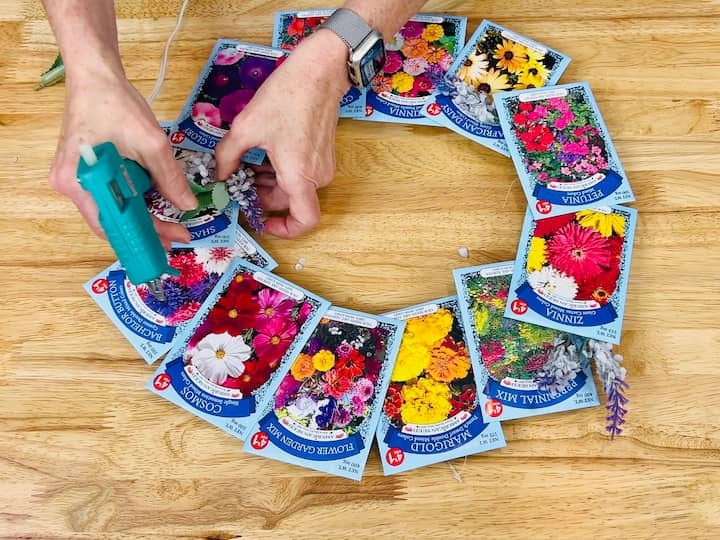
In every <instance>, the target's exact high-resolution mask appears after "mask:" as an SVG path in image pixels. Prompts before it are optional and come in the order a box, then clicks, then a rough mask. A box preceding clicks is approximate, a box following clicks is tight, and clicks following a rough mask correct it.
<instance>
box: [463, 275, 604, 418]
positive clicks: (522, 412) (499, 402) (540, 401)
mask: <svg viewBox="0 0 720 540" xmlns="http://www.w3.org/2000/svg"><path fill="white" fill-rule="evenodd" d="M513 267H514V263H513V262H505V263H496V264H486V265H482V266H474V267H472V268H462V269H459V270H455V271H454V272H453V276H454V278H455V285H456V287H457V291H458V302H459V304H460V310H461V312H462V320H463V325H464V327H465V333H466V335H467V336H468V350H469V351H470V356H471V357H473V358H474V359H475V361H476V362H477V363H478V364H480V365H481V366H482V367H483V378H484V379H485V382H484V384H483V385H482V398H483V399H482V401H483V403H482V414H483V417H484V418H485V419H486V421H490V420H498V421H503V420H514V419H516V418H525V417H528V416H537V415H540V414H548V413H553V412H560V411H571V410H575V409H581V408H585V407H594V406H597V405H599V404H600V401H599V400H598V395H597V390H596V389H595V383H594V381H593V376H592V371H591V370H590V368H589V367H587V368H585V369H582V368H581V367H580V366H577V370H569V371H568V372H567V374H566V375H565V376H564V377H562V378H561V380H559V381H558V380H553V381H552V383H551V384H548V379H549V378H550V377H555V374H556V371H557V370H556V366H555V363H556V362H557V360H558V359H557V358H556V357H557V356H558V355H559V354H560V352H561V346H562V345H563V344H564V343H565V342H566V340H565V339H564V337H565V335H564V333H563V332H559V331H557V330H553V329H550V328H544V327H542V326H536V325H534V324H528V323H522V322H517V321H514V320H512V319H507V318H505V317H504V312H505V304H506V302H507V298H508V290H509V289H510V279H511V277H512V272H513Z"/></svg>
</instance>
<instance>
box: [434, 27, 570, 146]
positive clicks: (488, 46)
mask: <svg viewBox="0 0 720 540" xmlns="http://www.w3.org/2000/svg"><path fill="white" fill-rule="evenodd" d="M569 63H570V57H568V56H566V55H564V54H562V53H560V52H557V51H555V50H553V49H550V48H548V47H546V46H545V45H541V44H539V43H537V42H535V41H531V40H530V39H528V38H525V37H523V36H521V35H519V34H516V33H514V32H511V31H510V30H508V29H506V28H504V27H502V26H500V25H499V24H495V23H492V22H490V21H483V22H482V23H481V24H480V26H479V27H478V29H477V30H476V31H475V33H474V34H473V35H472V37H471V38H470V39H469V40H468V42H467V43H466V44H465V47H464V48H463V50H462V51H461V52H460V54H459V55H458V57H457V59H456V60H455V62H454V63H453V65H452V66H451V67H450V69H449V70H448V73H447V84H446V85H445V87H444V88H440V89H438V90H436V91H435V92H434V94H433V99H431V100H430V102H429V103H428V104H427V105H426V106H425V108H424V109H423V112H424V114H425V115H426V116H427V117H429V118H431V119H432V120H433V121H435V122H436V123H439V124H441V125H443V126H445V127H447V128H449V129H452V130H453V131H455V132H457V133H459V134H460V135H463V136H465V137H467V138H468V139H471V140H473V141H475V142H477V143H480V144H482V145H484V146H487V147H488V148H490V149H492V150H495V151H496V152H500V153H501V154H503V155H506V156H509V155H510V152H509V150H508V147H507V144H506V143H505V138H504V137H503V132H502V129H501V128H500V124H499V121H498V113H497V111H496V110H495V98H496V97H497V96H498V95H500V94H501V93H502V92H505V91H507V90H513V89H514V90H520V89H523V88H536V87H541V86H551V85H553V84H555V83H556V82H557V80H558V79H559V78H560V75H562V73H563V72H564V71H565V69H566V68H567V66H568V64H569Z"/></svg>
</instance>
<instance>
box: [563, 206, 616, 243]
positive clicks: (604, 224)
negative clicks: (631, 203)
mask: <svg viewBox="0 0 720 540" xmlns="http://www.w3.org/2000/svg"><path fill="white" fill-rule="evenodd" d="M575 216H576V217H577V221H578V223H579V224H580V225H582V226H583V227H592V228H593V229H595V230H596V231H597V232H599V233H600V235H601V236H604V237H605V238H609V237H610V236H612V235H613V233H615V234H617V235H618V236H625V218H624V217H623V216H621V215H620V214H616V213H614V212H610V213H609V214H604V213H603V212H594V211H593V210H580V211H579V212H578V213H577V214H575Z"/></svg>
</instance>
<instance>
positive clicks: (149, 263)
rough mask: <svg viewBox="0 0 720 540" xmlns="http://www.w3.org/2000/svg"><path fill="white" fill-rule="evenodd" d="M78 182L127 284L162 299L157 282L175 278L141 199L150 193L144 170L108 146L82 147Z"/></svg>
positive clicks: (148, 179) (159, 284) (110, 144)
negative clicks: (144, 285) (94, 207)
mask: <svg viewBox="0 0 720 540" xmlns="http://www.w3.org/2000/svg"><path fill="white" fill-rule="evenodd" d="M80 156H81V157H80V162H79V164H78V170H77V177H78V179H79V180H80V185H81V186H82V187H83V189H84V190H85V191H89V192H90V194H91V195H92V197H93V199H95V204H97V207H98V210H99V214H98V219H99V221H100V226H101V227H102V228H103V231H105V235H106V236H107V239H108V242H110V246H111V247H112V248H113V250H114V251H115V254H116V255H117V257H118V260H119V261H120V264H121V265H122V267H123V268H124V269H125V272H126V275H127V277H128V279H129V280H130V282H131V283H133V284H135V285H139V284H141V283H147V285H148V287H149V288H150V291H152V293H153V295H155V297H156V298H157V299H158V300H160V301H164V300H165V295H164V293H163V290H162V283H161V281H160V277H161V276H162V275H163V274H170V275H173V276H177V275H179V274H180V272H179V271H178V270H177V269H175V268H173V267H172V266H170V264H169V263H168V260H167V253H165V248H163V245H162V243H161V242H160V238H159V237H158V235H157V232H156V231H155V227H154V226H153V222H152V218H151V217H150V213H149V212H148V209H147V205H146V203H145V198H144V197H143V194H144V193H145V192H146V191H147V190H149V189H150V186H151V182H150V177H149V176H148V173H147V171H145V169H143V168H142V167H141V166H140V165H138V164H137V163H136V162H135V161H132V160H130V159H126V158H123V157H121V156H120V154H119V153H118V151H117V148H115V145H114V144H113V143H111V142H104V143H102V144H99V145H97V146H95V147H94V148H93V147H91V146H90V145H88V144H83V145H81V146H80Z"/></svg>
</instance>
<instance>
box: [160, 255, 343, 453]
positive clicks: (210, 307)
mask: <svg viewBox="0 0 720 540" xmlns="http://www.w3.org/2000/svg"><path fill="white" fill-rule="evenodd" d="M329 306H330V303H329V302H328V301H327V300H324V299H322V298H320V297H319V296H316V295H314V294H312V293H310V292H308V291H306V290H304V289H302V288H301V287H298V286H297V285H295V284H293V283H290V282H289V281H287V280H285V279H283V278H281V277H278V276H275V275H273V274H271V273H269V272H267V271H265V270H263V269H261V268H260V267H258V266H255V265H254V264H252V263H249V262H246V261H243V260H242V259H235V260H234V261H233V263H232V264H231V265H230V267H229V268H228V269H227V270H226V272H225V274H224V275H223V276H222V277H221V278H220V281H219V282H218V284H217V286H216V287H215V289H213V292H212V293H211V295H210V296H209V297H208V298H207V299H206V300H205V302H204V303H203V304H202V306H201V307H200V309H199V310H198V311H197V313H196V314H195V316H194V317H193V318H192V320H191V321H190V323H189V324H188V325H187V326H186V327H185V328H184V329H183V331H182V332H181V333H179V335H178V337H177V340H176V341H175V343H174V344H173V348H172V349H171V350H170V351H169V352H168V354H167V355H166V357H165V359H164V360H163V363H162V364H161V365H160V366H159V367H158V369H157V371H156V372H155V375H154V376H153V377H152V379H151V380H150V381H149V382H148V384H147V388H148V389H149V390H151V391H152V392H154V393H156V394H158V395H159V396H162V397H163V398H165V399H167V400H168V401H170V402H172V403H175V404H176V405H178V406H180V407H182V408H183V409H186V410H188V411H190V412H191V413H193V414H195V415H196V416H198V417H200V418H202V419H204V420H205V421H207V422H209V423H211V424H213V425H214V426H217V427H219V428H220V429H222V430H223V431H226V432H227V433H230V434H231V435H234V436H235V437H238V438H240V439H243V440H244V438H245V435H246V434H247V430H248V428H249V427H250V426H252V424H253V423H254V422H255V421H256V420H257V418H256V416H257V412H258V411H259V410H262V406H263V403H264V401H265V400H267V399H270V397H271V396H272V393H273V391H274V390H275V388H276V387H277V384H278V383H279V382H280V379H281V377H282V375H284V373H285V371H286V368H287V367H288V365H289V362H291V361H292V358H294V356H295V355H297V353H298V351H299V350H300V349H301V348H302V347H303V345H304V344H305V342H306V341H307V339H308V337H309V336H310V333H311V332H312V330H313V329H314V328H315V326H317V323H318V321H319V320H320V317H321V316H322V315H323V314H324V313H325V311H327V309H328V307H329Z"/></svg>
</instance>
